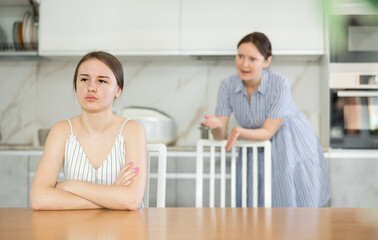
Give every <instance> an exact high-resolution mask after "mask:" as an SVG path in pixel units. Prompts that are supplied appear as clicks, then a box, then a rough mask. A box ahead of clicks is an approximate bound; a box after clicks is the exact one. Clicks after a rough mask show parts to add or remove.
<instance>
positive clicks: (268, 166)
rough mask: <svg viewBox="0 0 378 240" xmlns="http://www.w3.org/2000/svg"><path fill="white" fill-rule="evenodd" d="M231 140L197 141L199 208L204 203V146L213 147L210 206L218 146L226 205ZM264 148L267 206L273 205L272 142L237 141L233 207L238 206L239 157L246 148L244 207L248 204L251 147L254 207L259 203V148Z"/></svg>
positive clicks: (233, 161) (233, 151)
mask: <svg viewBox="0 0 378 240" xmlns="http://www.w3.org/2000/svg"><path fill="white" fill-rule="evenodd" d="M226 143H227V141H216V140H203V139H201V140H199V141H198V142H197V175H196V176H197V177H196V207H202V206H203V158H204V147H210V174H209V175H210V178H209V180H210V181H209V185H210V186H209V207H214V195H215V193H214V182H215V159H216V158H215V149H216V148H220V149H221V150H220V155H221V157H220V161H221V162H220V167H221V170H220V171H221V173H220V181H221V182H220V207H225V204H226V203H225V202H226V201H225V199H226V198H225V195H226V150H225V146H226ZM259 147H263V148H264V207H271V206H272V179H271V176H272V161H271V143H270V141H261V142H256V141H236V142H235V143H234V145H233V146H232V148H231V207H235V206H236V193H235V185H236V156H237V148H242V207H246V206H247V148H252V149H253V207H257V206H258V159H257V158H258V151H257V148H259Z"/></svg>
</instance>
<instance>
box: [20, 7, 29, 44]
mask: <svg viewBox="0 0 378 240" xmlns="http://www.w3.org/2000/svg"><path fill="white" fill-rule="evenodd" d="M30 20H31V13H30V12H29V11H27V12H25V13H24V17H23V20H22V34H21V35H22V37H21V39H22V40H23V45H24V49H26V50H27V49H29V48H30V47H29V43H30V39H29V32H30V30H29V29H30V26H29V22H30Z"/></svg>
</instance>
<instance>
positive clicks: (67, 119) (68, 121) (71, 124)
mask: <svg viewBox="0 0 378 240" xmlns="http://www.w3.org/2000/svg"><path fill="white" fill-rule="evenodd" d="M67 121H68V123H69V124H70V128H71V135H73V131H72V124H71V121H70V120H69V119H67Z"/></svg>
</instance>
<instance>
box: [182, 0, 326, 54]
mask: <svg viewBox="0 0 378 240" xmlns="http://www.w3.org/2000/svg"><path fill="white" fill-rule="evenodd" d="M181 2H182V3H181V4H182V13H181V35H180V36H181V50H182V52H183V53H185V54H198V55H202V54H205V55H212V54H215V55H223V54H224V55H228V54H235V53H236V45H237V43H238V41H239V40H240V39H241V38H242V37H243V36H245V35H246V34H248V33H251V32H254V31H260V32H263V33H265V34H266V35H267V36H268V37H269V39H270V40H271V42H272V46H273V54H276V55H286V54H288V55H296V54H298V55H321V54H323V53H324V42H323V41H324V39H323V36H324V34H323V11H322V1H319V0H287V1H279V0H265V1H260V0H235V1H229V0H207V1H202V0H182V1H181Z"/></svg>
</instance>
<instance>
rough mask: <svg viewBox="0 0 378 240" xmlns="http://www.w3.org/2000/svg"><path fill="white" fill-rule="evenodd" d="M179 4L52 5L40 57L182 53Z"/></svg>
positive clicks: (101, 0)
mask: <svg viewBox="0 0 378 240" xmlns="http://www.w3.org/2000/svg"><path fill="white" fill-rule="evenodd" d="M179 3H180V2H179V0H160V1H153V0H140V1H133V0H97V1H91V0H80V1H76V0H65V1H61V0H47V1H42V2H41V5H40V25H39V30H40V32H39V34H40V35H39V39H40V41H39V54H40V55H41V56H46V55H83V54H85V53H87V52H89V51H92V50H104V51H109V52H111V53H113V54H116V55H170V54H177V51H178V49H179V12H180V11H179Z"/></svg>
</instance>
